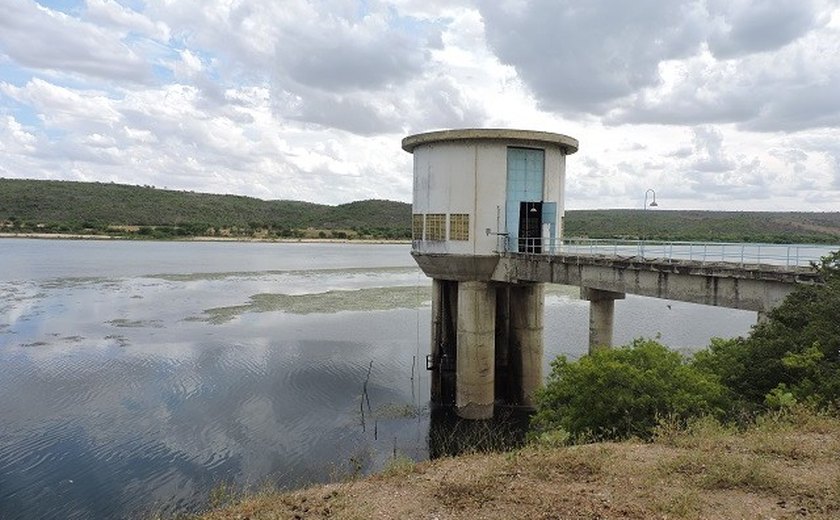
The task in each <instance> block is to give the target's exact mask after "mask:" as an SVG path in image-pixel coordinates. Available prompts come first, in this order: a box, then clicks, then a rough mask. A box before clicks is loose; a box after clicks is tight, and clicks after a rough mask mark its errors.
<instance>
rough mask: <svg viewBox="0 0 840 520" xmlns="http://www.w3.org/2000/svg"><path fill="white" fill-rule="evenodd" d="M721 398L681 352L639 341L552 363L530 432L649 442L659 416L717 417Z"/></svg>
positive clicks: (715, 384)
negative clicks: (639, 438)
mask: <svg viewBox="0 0 840 520" xmlns="http://www.w3.org/2000/svg"><path fill="white" fill-rule="evenodd" d="M724 394H725V390H724V388H723V386H721V385H720V384H719V383H718V382H717V380H716V378H715V377H714V376H712V375H711V374H708V373H704V372H702V371H700V370H698V369H696V368H695V367H694V366H692V365H691V364H689V363H687V362H686V360H685V359H684V358H683V356H682V355H681V354H680V353H678V352H674V351H671V350H668V348H666V347H665V346H663V345H661V344H659V343H657V342H656V341H652V340H642V339H638V340H635V341H633V342H632V343H631V344H630V345H627V346H624V347H620V348H616V349H604V350H599V351H597V352H595V353H593V354H591V355H589V356H585V357H583V358H581V359H580V360H578V361H571V362H570V361H568V360H567V359H566V358H565V357H563V356H560V357H558V358H557V359H556V360H554V361H553V362H552V371H551V374H550V375H549V377H548V381H547V383H546V385H545V387H544V388H543V389H542V390H541V391H540V393H539V394H538V396H537V413H536V415H535V416H534V418H533V420H532V427H533V428H534V429H535V430H536V432H535V433H536V434H537V435H539V434H540V432H545V431H550V430H556V429H562V430H566V431H568V432H569V433H570V434H571V435H572V436H573V437H578V438H580V437H589V438H592V439H596V440H598V439H621V438H628V437H632V436H638V437H641V438H649V437H650V436H651V435H652V433H653V430H654V428H655V427H656V425H657V422H658V420H659V419H660V418H661V417H666V416H667V417H670V418H671V419H675V420H686V419H688V418H690V417H693V416H698V415H706V414H712V415H719V414H720V413H721V412H722V410H723V408H724V407H725V404H726V403H725V398H724Z"/></svg>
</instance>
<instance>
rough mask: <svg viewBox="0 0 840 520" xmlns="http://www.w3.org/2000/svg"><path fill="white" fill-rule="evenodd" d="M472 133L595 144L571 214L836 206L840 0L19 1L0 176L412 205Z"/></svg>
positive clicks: (6, 79)
mask: <svg viewBox="0 0 840 520" xmlns="http://www.w3.org/2000/svg"><path fill="white" fill-rule="evenodd" d="M466 127H493V128H522V129H530V130H541V131H549V132H558V133H562V134H566V135H570V136H572V137H574V138H576V139H578V140H579V141H580V151H579V152H578V153H576V154H574V155H572V156H570V157H569V158H568V159H567V171H566V207H567V208H569V209H587V208H639V209H641V208H642V206H643V204H644V196H645V192H646V191H647V190H648V189H653V190H655V193H656V198H657V203H658V204H659V206H658V208H656V209H710V210H786V211H787V210H798V211H840V0H635V1H634V2H632V3H629V2H623V1H619V0H587V1H580V0H578V1H571V0H119V1H116V0H86V1H82V0H39V1H37V2H36V1H34V0H0V177H5V178H33V179H62V180H78V181H99V182H116V183H125V184H135V185H152V186H157V187H161V188H162V187H167V188H169V189H178V190H194V191H201V192H212V193H232V194H239V195H247V196H254V197H259V198H262V199H293V200H306V201H311V202H319V203H327V204H340V203H344V202H349V201H353V200H361V199H371V198H378V199H391V200H401V201H406V202H410V201H411V187H412V179H411V172H412V157H411V155H410V154H408V153H406V152H404V151H403V150H402V149H401V148H400V141H401V139H402V138H403V137H405V136H406V135H410V134H414V133H420V132H426V131H431V130H438V129H446V128H466Z"/></svg>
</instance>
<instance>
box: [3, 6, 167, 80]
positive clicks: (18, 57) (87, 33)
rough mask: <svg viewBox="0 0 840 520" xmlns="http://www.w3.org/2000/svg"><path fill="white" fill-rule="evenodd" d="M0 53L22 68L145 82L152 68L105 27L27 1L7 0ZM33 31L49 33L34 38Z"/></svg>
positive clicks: (35, 33) (149, 76)
mask: <svg viewBox="0 0 840 520" xmlns="http://www.w3.org/2000/svg"><path fill="white" fill-rule="evenodd" d="M5 3H6V4H7V5H6V7H5V8H4V13H3V16H2V17H0V52H2V54H5V55H7V56H8V57H9V58H10V59H12V60H14V61H15V62H16V63H19V64H21V65H23V66H25V67H29V68H32V69H43V70H47V71H60V72H66V73H73V74H81V75H83V76H91V77H94V78H100V79H104V80H112V81H130V82H137V83H144V82H148V81H149V80H150V79H151V76H152V75H151V72H152V71H151V67H150V66H149V64H148V63H146V62H145V61H144V60H143V58H142V57H141V56H139V55H138V54H136V53H135V52H134V51H133V50H132V49H131V48H130V47H129V46H127V45H126V44H125V43H123V42H122V41H121V39H120V35H119V34H117V33H115V32H113V31H110V30H108V29H107V28H104V27H101V26H97V25H94V24H92V23H87V22H83V21H81V20H79V19H77V18H73V17H71V16H68V15H66V14H64V13H61V12H59V11H54V10H51V9H48V8H46V7H42V6H40V5H39V4H37V3H35V2H33V1H31V0H5ZM36 35H49V37H37V36H36Z"/></svg>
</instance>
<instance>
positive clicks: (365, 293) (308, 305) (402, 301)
mask: <svg viewBox="0 0 840 520" xmlns="http://www.w3.org/2000/svg"><path fill="white" fill-rule="evenodd" d="M430 298H431V288H430V287H425V286H397V287H374V288H368V289H356V290H334V291H327V292H322V293H310V294H278V293H260V294H255V295H253V296H251V298H250V300H249V301H248V303H246V304H244V305H234V306H230V307H216V308H213V309H207V310H205V311H204V315H203V316H200V317H195V318H192V319H190V318H188V319H190V321H194V320H200V321H206V322H208V323H213V324H216V325H219V324H222V323H227V322H229V321H231V320H233V319H236V318H238V317H239V316H241V315H242V314H246V313H254V312H278V311H279V312H287V313H290V314H333V313H337V312H344V311H350V312H363V311H385V310H391V309H414V308H417V307H420V306H422V305H424V304H425V303H426V302H428V301H429V300H430Z"/></svg>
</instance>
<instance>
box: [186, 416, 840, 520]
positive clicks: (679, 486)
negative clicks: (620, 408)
mask: <svg viewBox="0 0 840 520" xmlns="http://www.w3.org/2000/svg"><path fill="white" fill-rule="evenodd" d="M838 454H840V419H838V418H836V417H834V418H832V417H827V416H817V415H814V414H809V413H798V414H791V415H788V416H786V417H778V416H777V417H770V418H765V419H762V420H760V421H758V422H757V423H756V424H755V425H753V426H751V427H750V428H748V429H747V430H746V431H740V432H738V431H734V430H733V429H729V428H725V427H722V426H720V425H719V424H717V423H715V422H714V421H701V422H699V423H697V424H695V425H693V426H692V427H690V428H689V429H688V430H682V429H677V428H667V427H666V428H662V430H661V432H660V434H659V435H658V437H657V440H656V441H655V442H653V443H640V442H624V443H599V444H587V445H578V446H571V447H559V448H547V447H538V446H530V447H527V448H524V449H522V450H518V451H515V452H510V453H501V454H490V455H469V456H462V457H456V458H449V459H442V460H437V461H432V462H424V463H419V464H413V463H410V462H407V461H401V462H400V461H399V459H397V462H395V464H393V465H392V466H391V467H390V468H388V469H387V470H386V471H385V472H383V473H382V474H380V475H375V476H372V477H369V478H366V479H362V480H352V481H348V482H343V483H338V484H331V485H326V486H317V487H312V488H309V489H304V490H299V491H294V492H287V493H277V492H265V493H261V494H257V495H252V496H249V497H246V498H244V499H241V500H239V501H237V502H235V503H233V504H230V505H228V506H226V507H223V508H220V509H216V510H214V511H210V512H208V513H205V514H204V515H202V516H200V517H199V518H200V519H202V520H218V519H245V518H247V519H279V518H283V519H286V518H290V519H296V518H300V519H304V518H305V519H319V518H336V519H363V518H364V519H367V518H380V519H391V518H418V519H419V518H424V519H434V518H437V519H440V520H444V519H451V518H499V519H503V518H504V519H508V518H529V519H531V518H534V519H536V518H546V519H548V518H552V519H579V518H587V519H589V518H591V519H595V518H598V519H618V518H622V519H628V518H629V519H648V518H661V519H670V518H686V519H710V518H720V519H735V518H750V519H752V518H755V519H770V518H773V519H785V518H811V519H826V520H827V519H836V518H840V457H838Z"/></svg>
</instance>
